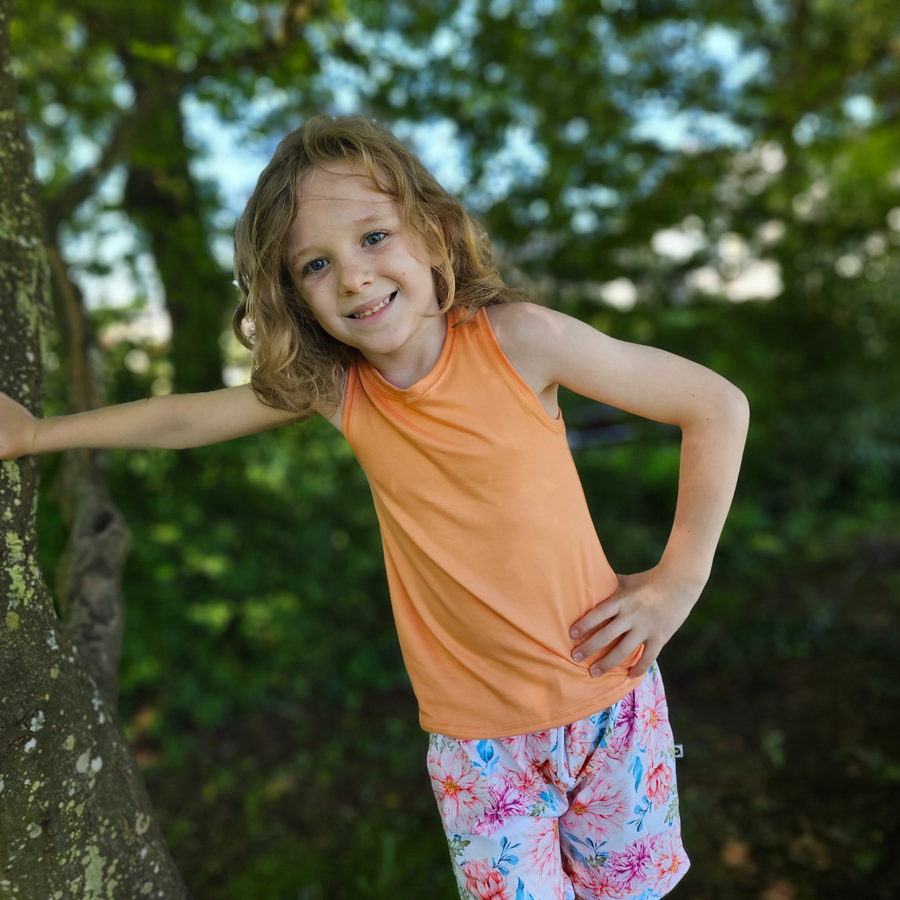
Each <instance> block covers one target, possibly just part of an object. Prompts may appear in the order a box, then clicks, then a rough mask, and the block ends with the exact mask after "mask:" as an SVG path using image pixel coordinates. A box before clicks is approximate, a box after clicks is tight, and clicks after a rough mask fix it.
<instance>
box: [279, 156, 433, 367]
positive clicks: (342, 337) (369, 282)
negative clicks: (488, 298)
mask: <svg viewBox="0 0 900 900" xmlns="http://www.w3.org/2000/svg"><path fill="white" fill-rule="evenodd" d="M286 247H287V251H288V261H289V266H290V270H291V273H292V275H293V278H294V282H295V283H296V285H297V287H298V288H299V290H300V293H301V295H302V296H303V299H304V300H305V301H306V303H307V304H308V306H309V308H310V309H311V310H312V313H313V315H314V316H315V317H316V320H317V321H318V322H319V324H320V325H321V326H322V327H323V328H324V329H325V330H326V331H327V332H328V333H329V334H330V335H332V336H333V337H335V338H337V339H338V340H339V341H342V342H343V343H345V344H349V345H350V346H351V347H357V348H358V349H359V350H361V351H362V352H363V354H364V355H365V356H366V357H367V358H368V359H369V360H370V362H372V364H373V365H375V366H376V367H378V365H379V362H385V361H387V360H390V359H394V358H398V359H399V357H398V353H400V352H401V351H402V350H403V348H404V347H407V348H409V347H412V346H416V345H420V344H422V343H423V342H425V343H427V342H429V341H431V340H432V339H433V338H434V336H435V335H437V334H438V333H439V334H440V335H441V342H443V334H444V331H445V323H444V322H443V319H442V318H434V319H429V318H424V317H423V316H422V315H421V313H436V312H438V311H439V307H438V301H437V296H436V294H435V290H434V279H433V277H432V272H431V266H432V265H437V260H432V261H428V260H422V259H419V258H418V257H417V256H416V255H414V254H413V252H412V250H411V249H410V246H409V244H408V243H407V239H406V237H405V235H404V233H403V232H402V229H401V218H400V209H399V207H398V206H397V204H396V202H395V201H394V200H392V199H391V198H390V197H388V196H387V195H385V194H382V193H380V192H379V191H376V190H375V189H374V188H373V187H372V185H371V183H370V182H369V179H368V178H367V177H366V175H365V172H364V170H363V169H362V168H361V167H360V166H357V165H353V164H349V163H335V164H333V165H330V166H329V167H328V169H327V170H323V169H314V170H313V171H312V172H310V173H309V174H308V175H306V176H305V177H304V178H303V180H302V181H301V183H300V207H299V211H298V213H297V217H296V218H295V219H294V222H293V224H292V225H291V228H290V231H289V232H288V236H287V244H286ZM420 255H421V253H420ZM384 301H388V302H387V304H386V305H384V306H381V308H378V307H379V306H380V305H381V304H382V303H383V302H384ZM371 309H377V311H376V312H373V313H371V314H370V315H368V316H363V317H360V316H359V313H360V312H366V311H368V310H371Z"/></svg>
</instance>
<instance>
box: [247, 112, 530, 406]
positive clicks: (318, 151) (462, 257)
mask: <svg viewBox="0 0 900 900" xmlns="http://www.w3.org/2000/svg"><path fill="white" fill-rule="evenodd" d="M347 162H350V163H357V164H359V165H360V166H362V167H363V169H364V170H365V173H366V175H367V176H368V178H369V180H370V182H371V183H372V186H373V187H374V188H375V190H378V191H380V192H381V193H384V194H386V195H387V196H388V197H391V198H392V199H393V200H394V201H395V202H396V203H397V204H398V206H399V208H400V212H401V221H402V228H403V230H404V232H405V233H407V235H408V236H409V237H410V238H412V241H413V244H414V245H418V246H420V247H422V248H423V249H424V252H425V253H426V254H427V258H430V259H434V258H440V263H439V264H438V265H437V266H434V267H432V274H433V277H434V283H435V293H436V295H437V299H438V303H439V305H440V308H441V312H442V313H444V312H446V311H447V310H448V309H450V308H451V307H453V306H458V307H464V308H466V309H468V310H471V312H470V313H469V314H468V315H466V316H463V317H462V318H461V320H460V321H459V322H458V323H457V324H458V325H461V324H463V322H465V321H468V319H470V318H471V317H472V316H473V315H474V314H475V311H476V310H477V309H478V308H479V307H482V306H490V305H492V304H495V303H509V302H512V301H516V300H521V299H523V293H522V292H521V291H520V290H519V289H517V288H513V287H510V286H509V285H507V284H506V283H505V282H504V281H503V279H502V278H501V277H500V274H499V272H498V271H497V267H496V265H495V264H494V260H493V255H492V253H491V247H490V242H489V240H488V236H487V234H486V233H485V232H484V229H483V228H482V227H481V225H480V224H479V222H478V221H477V220H476V219H475V218H474V217H473V216H471V215H470V214H469V213H468V212H467V211H466V210H465V208H464V207H463V205H462V203H461V202H460V201H459V199H458V198H457V197H454V196H453V195H452V194H450V193H448V192H447V191H445V190H444V188H442V187H441V185H440V184H438V182H437V180H436V179H435V178H434V177H433V176H432V175H431V174H429V172H428V171H427V170H426V169H425V167H424V166H423V165H422V163H421V162H420V161H419V159H418V158H417V157H416V155H415V154H414V153H412V152H411V151H410V150H408V149H407V148H406V147H404V146H403V144H402V143H401V142H400V141H399V140H398V139H397V138H396V137H395V136H394V135H393V134H391V132H390V131H389V130H388V129H387V128H386V127H385V126H384V125H382V124H380V123H378V122H376V121H375V120H374V119H367V118H365V117H364V116H358V115H353V116H313V117H312V118H310V119H308V120H307V121H306V122H305V123H304V124H303V125H302V126H301V127H300V128H297V129H296V130H295V131H292V132H291V133H290V134H288V135H287V137H285V138H284V139H283V140H282V141H281V143H279V144H278V147H277V148H276V150H275V154H274V156H273V157H272V160H271V162H269V164H268V165H267V166H266V168H265V169H263V171H262V174H261V175H260V176H259V180H258V181H257V183H256V188H255V190H254V191H253V194H252V195H251V197H250V199H249V200H248V201H247V206H246V208H245V209H244V212H243V213H242V215H241V217H240V219H239V220H238V223H237V229H236V231H235V236H234V275H235V279H236V281H237V285H238V288H239V289H240V291H241V295H242V296H241V301H240V303H239V304H238V307H237V309H236V310H235V312H234V316H233V318H232V328H233V329H234V334H235V336H236V337H237V339H238V340H239V341H240V342H241V344H243V346H245V347H246V348H248V349H249V350H251V351H252V353H253V360H252V364H251V371H250V386H251V388H252V390H253V392H254V393H255V394H256V396H257V398H258V399H259V400H260V401H261V402H262V403H264V404H265V405H266V406H269V407H272V408H275V409H284V410H288V411H292V412H296V413H297V414H298V415H301V416H307V417H308V416H310V415H312V414H313V413H314V412H319V413H330V412H333V411H334V410H336V409H337V408H338V406H339V405H340V402H341V394H342V391H343V386H344V376H345V373H346V371H347V368H348V366H349V365H350V363H351V361H352V359H353V357H354V355H355V354H356V352H357V351H356V350H355V348H352V347H350V346H348V345H346V344H343V343H341V342H340V341H338V340H337V339H336V338H334V337H332V336H331V335H330V334H328V332H326V331H325V329H324V328H322V326H321V325H319V323H318V322H317V321H316V319H315V317H314V316H313V314H312V311H311V310H310V308H309V307H308V306H307V304H306V303H305V301H304V300H303V297H302V295H301V294H300V291H299V290H298V288H297V286H296V284H295V283H294V280H293V278H292V276H291V272H290V269H289V267H288V262H287V254H286V245H287V241H286V237H287V234H288V230H289V229H290V227H291V224H292V223H293V221H294V219H295V217H296V215H297V211H298V208H299V189H300V181H301V179H302V178H303V177H304V176H305V175H306V174H307V173H308V172H310V171H311V170H313V169H315V168H317V167H324V166H327V165H329V164H334V163H347Z"/></svg>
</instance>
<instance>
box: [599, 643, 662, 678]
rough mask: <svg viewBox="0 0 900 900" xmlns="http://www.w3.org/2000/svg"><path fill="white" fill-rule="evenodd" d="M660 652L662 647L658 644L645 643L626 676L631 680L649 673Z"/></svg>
mask: <svg viewBox="0 0 900 900" xmlns="http://www.w3.org/2000/svg"><path fill="white" fill-rule="evenodd" d="M660 650H662V647H661V646H660V645H658V644H653V643H651V642H649V641H648V642H647V643H645V644H644V652H643V653H642V654H641V658H640V659H639V660H638V661H637V663H636V664H635V665H633V666H632V667H631V668H630V669H629V670H628V675H629V676H630V677H631V678H640V677H641V676H643V675H646V674H647V672H649V671H650V666H652V665H653V663H654V662H655V661H656V657H657V656H659V651H660ZM601 661H602V660H601Z"/></svg>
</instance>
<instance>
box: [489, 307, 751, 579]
mask: <svg viewBox="0 0 900 900" xmlns="http://www.w3.org/2000/svg"><path fill="white" fill-rule="evenodd" d="M515 306H516V307H519V308H518V309H514V308H513V307H512V306H511V307H510V311H509V313H508V314H507V315H509V317H510V318H512V316H513V315H514V316H515V317H516V320H517V321H516V322H515V323H514V327H512V328H510V329H508V330H509V331H510V332H511V334H512V336H513V339H514V341H515V353H516V355H517V358H518V359H519V360H521V361H522V362H523V363H524V365H526V366H527V367H528V368H529V369H530V371H531V377H532V379H533V381H532V383H535V382H536V383H537V384H538V385H542V384H545V383H546V384H547V385H549V384H553V383H556V384H562V385H565V386H566V387H568V388H570V389H571V390H573V391H576V392H577V393H579V394H582V395H583V396H585V397H590V398H591V399H593V400H599V401H601V402H603V403H607V404H609V405H610V406H615V407H618V408H619V409H624V410H626V411H627V412H631V413H634V414H635V415H638V416H643V417H644V418H648V419H654V420H656V421H658V422H666V423H668V424H672V425H678V426H679V427H680V428H681V430H682V444H681V468H680V477H679V485H678V502H677V506H676V510H675V521H674V524H673V527H672V532H671V535H670V537H669V541H668V543H667V545H666V548H665V551H664V553H663V557H662V560H661V561H660V566H661V567H662V568H663V569H665V570H667V571H669V572H670V573H671V574H672V575H673V576H675V577H677V578H679V580H681V581H684V582H688V583H693V584H700V585H702V584H705V583H706V581H707V579H708V577H709V572H710V569H711V567H712V561H713V555H714V553H715V548H716V544H717V543H718V540H719V536H720V535H721V532H722V528H723V527H724V525H725V519H726V516H727V515H728V510H729V508H730V506H731V501H732V498H733V496H734V491H735V487H736V485H737V478H738V472H739V470H740V464H741V457H742V455H743V450H744V442H745V440H746V437H747V429H748V424H749V417H750V413H749V406H748V404H747V398H746V397H745V396H744V394H743V392H742V391H740V390H739V389H738V388H737V387H735V386H734V385H733V384H732V383H731V382H729V381H728V380H726V379H725V378H723V377H722V376H721V375H718V374H717V373H716V372H713V371H712V370H710V369H707V368H706V367H705V366H701V365H699V364H697V363H694V362H691V361H690V360H688V359H684V358H683V357H680V356H676V355H675V354H673V353H668V352H666V351H665V350H658V349H655V348H653V347H646V346H643V345H640V344H631V343H628V342H626V341H619V340H616V339H614V338H611V337H609V336H608V335H605V334H603V333H602V332H599V331H597V330H596V329H594V328H592V327H591V326H590V325H587V324H585V323H584V322H581V321H579V320H578V319H574V318H572V317H570V316H566V315H563V314H562V313H559V312H555V311H554V310H550V309H544V308H542V307H537V306H533V305H531V304H516V305H515ZM510 324H513V323H510Z"/></svg>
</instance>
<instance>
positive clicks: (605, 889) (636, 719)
mask: <svg viewBox="0 0 900 900" xmlns="http://www.w3.org/2000/svg"><path fill="white" fill-rule="evenodd" d="M674 757H675V747H674V744H673V741H672V729H671V728H670V726H669V714H668V710H667V707H666V697H665V693H664V691H663V683H662V678H661V677H660V674H659V669H658V668H657V666H656V664H655V663H654V664H653V666H652V667H651V669H650V671H649V672H648V673H647V676H646V677H645V678H644V680H643V681H642V682H641V683H640V684H639V685H638V686H637V687H636V688H635V689H634V690H633V691H632V692H631V693H630V694H629V695H628V696H627V697H625V698H624V699H622V700H620V701H618V703H615V704H613V706H611V707H609V708H608V709H604V710H602V711H601V712H598V713H595V714H594V715H592V716H589V717H588V718H585V719H581V720H580V721H578V722H574V723H572V724H571V725H564V726H561V727H559V728H553V729H551V730H550V731H541V732H538V733H535V734H523V735H518V736H516V737H507V738H497V739H493V740H457V739H456V738H450V737H446V736H445V735H439V734H432V735H431V736H430V739H429V746H428V774H429V776H430V778H431V785H432V788H433V790H434V795H435V798H436V799H437V802H438V807H439V808H440V812H441V817H442V819H443V824H444V830H445V832H446V834H447V840H448V842H449V844H450V855H451V858H452V861H453V870H454V873H455V874H456V879H457V883H458V885H459V895H460V897H461V898H462V900H473V898H477V900H574V898H575V897H579V898H583V900H657V898H659V897H662V896H663V895H664V894H666V893H668V892H669V891H670V890H671V889H672V887H673V886H674V885H675V884H676V883H677V882H678V881H679V880H680V879H681V878H682V877H683V876H684V874H685V872H686V871H687V869H688V866H689V865H690V863H689V861H688V858H687V856H686V855H685V852H684V848H683V847H682V844H681V820H680V819H679V815H678V790H677V787H676V785H675V762H674Z"/></svg>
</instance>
